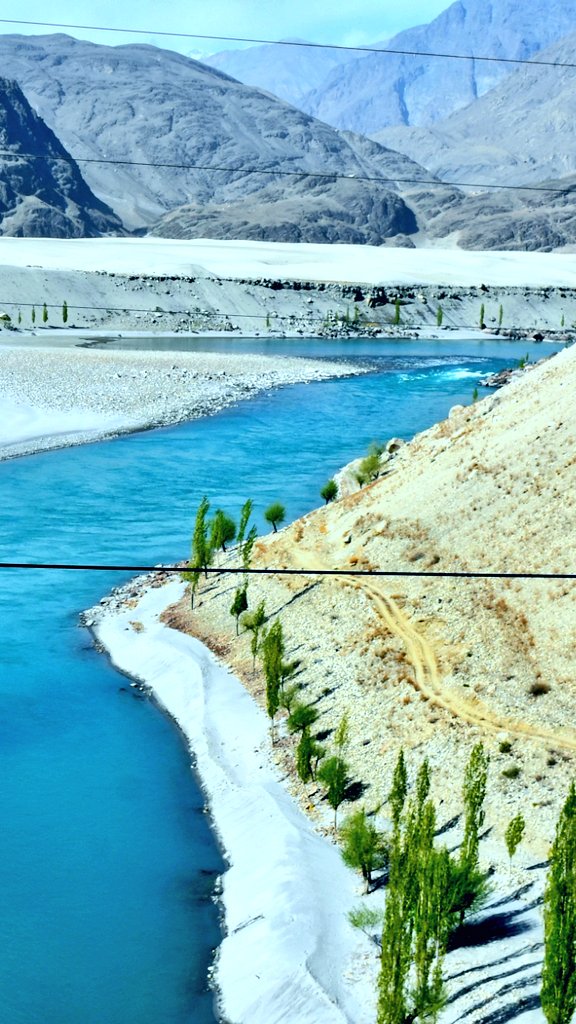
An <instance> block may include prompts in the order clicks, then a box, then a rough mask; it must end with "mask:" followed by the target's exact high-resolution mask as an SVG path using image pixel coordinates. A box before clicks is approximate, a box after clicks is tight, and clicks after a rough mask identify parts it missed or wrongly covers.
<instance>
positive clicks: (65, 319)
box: [62, 299, 68, 324]
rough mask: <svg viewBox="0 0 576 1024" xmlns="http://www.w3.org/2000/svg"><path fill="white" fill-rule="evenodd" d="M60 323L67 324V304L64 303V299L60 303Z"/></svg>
mask: <svg viewBox="0 0 576 1024" xmlns="http://www.w3.org/2000/svg"><path fill="white" fill-rule="evenodd" d="M62 323H63V324H67V323H68V303H67V302H66V299H64V302H63V303H62Z"/></svg>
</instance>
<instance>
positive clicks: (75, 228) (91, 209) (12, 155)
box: [0, 79, 123, 238]
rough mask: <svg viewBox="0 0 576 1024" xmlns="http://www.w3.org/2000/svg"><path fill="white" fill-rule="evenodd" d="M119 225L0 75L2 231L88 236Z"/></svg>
mask: <svg viewBox="0 0 576 1024" xmlns="http://www.w3.org/2000/svg"><path fill="white" fill-rule="evenodd" d="M122 230H123V228H122V224H121V222H120V220H119V219H118V217H116V216H115V215H114V214H113V213H112V210H110V208H109V207H107V206H106V205H105V203H103V202H101V200H99V199H97V198H96V196H95V195H94V194H93V193H92V192H91V191H90V189H89V188H88V186H87V184H86V182H85V181H84V179H83V178H82V175H81V174H80V171H79V169H78V167H77V165H76V164H75V163H74V161H73V160H72V158H71V157H70V154H69V153H67V152H66V150H65V149H64V147H63V146H62V144H61V143H60V142H59V140H58V139H57V138H56V136H55V135H54V133H53V132H52V131H51V130H50V129H49V128H48V127H47V125H45V124H44V122H43V121H42V119H41V118H40V117H38V115H37V114H35V113H34V111H33V110H32V108H31V107H30V104H29V103H28V101H27V100H26V98H25V96H24V94H23V93H22V91H21V89H20V88H19V87H18V85H17V84H16V83H15V82H11V81H8V80H6V79H0V233H1V234H3V235H16V236H18V235H37V236H49V237H56V238H82V237H89V238H90V237H94V236H97V235H102V234H112V233H114V234H116V233H119V232H122Z"/></svg>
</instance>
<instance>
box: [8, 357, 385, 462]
mask: <svg viewBox="0 0 576 1024" xmlns="http://www.w3.org/2000/svg"><path fill="white" fill-rule="evenodd" d="M362 372H366V369H365V368H363V369H359V368H358V367H355V366H352V365H350V364H347V363H344V362H329V361H324V360H322V361H320V360H313V359H301V358H294V357H280V356H260V355H247V354H242V355H235V354H230V353H225V354H220V353H207V352H198V353H165V352H140V351H136V352H129V353H127V352H118V351H114V352H110V351H102V350H95V349H74V350H70V349H62V348H34V349H30V348H26V349H21V348H17V347H6V348H2V357H1V360H0V406H1V403H2V399H5V400H9V401H11V402H16V403H22V404H24V405H28V406H30V407H33V408H34V409H42V410H52V411H56V412H69V411H70V410H71V409H74V410H84V411H86V412H87V413H90V414H101V415H102V417H103V429H102V431H101V432H97V433H96V434H94V432H92V434H91V436H90V440H94V439H95V437H105V436H110V434H117V433H122V432H127V431H133V430H141V429H145V428H149V427H155V426H166V425H168V424H173V423H180V422H183V421H185V420H190V419H195V418H197V417H199V416H206V415H210V414H212V413H215V412H218V411H219V410H221V409H224V408H225V407H226V406H229V405H232V404H233V403H235V402H237V401H239V400H241V399H244V398H250V397H252V396H254V395H256V394H258V393H259V392H261V391H264V390H266V389H269V388H276V387H282V386H285V385H289V384H297V383H304V382H309V381H319V380H326V379H328V378H330V377H342V376H348V375H349V374H357V373H362ZM111 416H113V417H115V423H116V426H115V428H114V429H113V430H111V429H110V427H109V419H110V417H111ZM84 440H87V437H86V436H85V435H83V434H82V432H77V433H75V434H74V435H66V437H65V438H64V437H63V436H62V435H61V434H59V435H58V436H57V437H55V436H47V437H44V438H40V439H35V440H34V442H33V443H27V444H26V443H25V444H23V445H18V448H17V450H16V449H15V448H14V445H10V450H9V451H7V450H6V446H4V447H3V446H2V439H1V438H0V458H2V457H3V456H4V457H6V455H13V454H14V455H15V454H18V455H21V454H24V453H25V452H29V451H38V450H42V449H46V448H50V447H59V446H62V445H64V444H75V443H79V442H81V441H84ZM13 449H14V450H13Z"/></svg>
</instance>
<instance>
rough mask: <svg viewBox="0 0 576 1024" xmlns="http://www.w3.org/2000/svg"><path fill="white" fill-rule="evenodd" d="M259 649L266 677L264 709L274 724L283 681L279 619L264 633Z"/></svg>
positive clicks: (282, 637) (282, 642)
mask: <svg viewBox="0 0 576 1024" xmlns="http://www.w3.org/2000/svg"><path fill="white" fill-rule="evenodd" d="M261 649H262V664H263V668H264V677H265V679H266V711H267V712H268V717H269V718H270V721H271V722H272V725H274V719H275V717H276V714H277V712H278V709H279V707H280V688H281V686H282V682H283V664H284V636H283V633H282V623H281V622H280V619H275V621H274V622H273V623H272V625H271V626H270V629H269V630H268V631H267V633H266V634H265V635H264V637H263V640H262V645H261Z"/></svg>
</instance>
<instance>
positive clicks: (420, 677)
mask: <svg viewBox="0 0 576 1024" xmlns="http://www.w3.org/2000/svg"><path fill="white" fill-rule="evenodd" d="M298 564H299V567H300V568H302V569H327V568H329V566H328V565H327V564H325V563H324V562H323V561H322V559H321V558H320V556H319V555H318V554H317V553H315V552H311V551H304V550H302V549H301V548H300V547H298ZM331 578H332V579H334V580H335V581H336V582H337V583H339V584H340V585H343V586H346V587H353V588H354V589H355V590H362V591H364V593H365V594H367V596H368V597H369V598H370V600H371V602H372V605H373V607H374V609H375V610H376V612H377V614H378V615H379V616H380V618H381V619H382V620H383V622H384V623H385V624H386V627H387V629H388V630H389V632H390V633H392V634H393V635H394V636H398V637H400V639H401V640H402V641H403V643H404V645H405V648H406V654H407V656H408V659H409V661H410V662H411V664H412V666H413V669H414V679H413V680H412V683H413V685H414V687H415V689H416V690H417V691H418V692H419V693H420V694H421V695H422V697H423V698H424V699H425V700H427V701H430V703H431V704H433V705H434V706H435V707H438V708H441V709H443V710H444V711H448V712H449V714H451V715H453V716H454V717H455V718H459V719H460V720H461V721H463V722H466V723H467V724H469V725H476V726H478V727H479V728H480V729H483V730H485V731H487V732H504V733H507V734H508V735H511V736H519V737H522V738H525V739H531V740H533V741H534V742H536V743H539V744H542V745H546V746H551V747H554V748H555V749H557V748H561V749H564V750H571V751H576V736H568V735H565V734H559V733H557V732H553V731H552V730H550V729H540V728H537V727H536V726H532V725H529V724H528V723H525V722H517V721H514V720H513V719H510V718H504V717H502V716H500V715H497V714H495V713H494V712H493V711H491V710H490V708H489V707H487V705H486V704H484V703H483V702H482V701H480V700H479V699H477V698H475V699H473V700H471V699H465V698H462V697H460V696H459V695H458V694H455V693H450V692H449V691H446V690H445V689H444V688H443V687H442V683H441V680H440V676H439V673H438V664H437V661H436V656H435V654H434V650H433V648H432V646H431V645H430V644H429V643H428V641H427V640H426V638H425V637H424V636H423V635H422V634H421V633H419V632H418V630H417V629H416V628H415V626H414V625H413V624H412V623H411V622H410V620H409V618H408V617H407V616H406V615H404V613H403V612H402V611H401V609H400V608H399V607H398V605H397V604H396V602H395V601H394V599H393V598H392V597H390V595H389V594H387V593H386V592H385V590H383V589H382V587H381V586H380V585H379V584H378V583H375V582H374V581H372V580H371V579H369V578H368V577H355V576H336V577H331Z"/></svg>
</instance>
